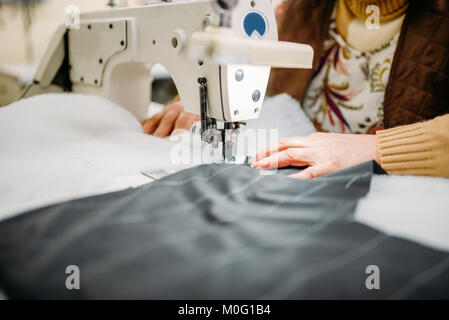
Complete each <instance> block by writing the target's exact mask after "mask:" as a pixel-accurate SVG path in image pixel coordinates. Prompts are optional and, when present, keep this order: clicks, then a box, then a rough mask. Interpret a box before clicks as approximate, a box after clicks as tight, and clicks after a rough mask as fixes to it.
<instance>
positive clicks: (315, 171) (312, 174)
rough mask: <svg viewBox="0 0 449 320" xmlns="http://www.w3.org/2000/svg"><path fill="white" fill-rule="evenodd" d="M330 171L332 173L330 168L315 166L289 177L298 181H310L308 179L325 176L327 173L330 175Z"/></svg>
mask: <svg viewBox="0 0 449 320" xmlns="http://www.w3.org/2000/svg"><path fill="white" fill-rule="evenodd" d="M331 171H332V168H331V167H330V166H326V165H315V166H311V167H308V168H306V169H304V170H302V171H301V172H299V173H295V174H291V175H289V177H290V178H294V179H300V180H310V179H313V178H316V177H319V176H322V175H325V174H327V173H330V172H331Z"/></svg>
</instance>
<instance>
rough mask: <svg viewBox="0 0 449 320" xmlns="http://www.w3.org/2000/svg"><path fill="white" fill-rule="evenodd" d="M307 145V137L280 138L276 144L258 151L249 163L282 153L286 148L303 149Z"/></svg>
mask: <svg viewBox="0 0 449 320" xmlns="http://www.w3.org/2000/svg"><path fill="white" fill-rule="evenodd" d="M309 145H310V144H309V142H308V139H307V137H292V138H282V139H280V140H279V142H278V143H277V144H275V145H272V146H269V147H267V148H264V149H262V150H261V151H259V152H258V153H257V154H256V155H255V156H254V157H253V158H251V159H250V163H254V162H255V161H259V160H261V159H263V158H265V157H268V156H270V155H272V154H273V153H276V152H279V151H283V150H285V149H288V148H303V147H308V146H309Z"/></svg>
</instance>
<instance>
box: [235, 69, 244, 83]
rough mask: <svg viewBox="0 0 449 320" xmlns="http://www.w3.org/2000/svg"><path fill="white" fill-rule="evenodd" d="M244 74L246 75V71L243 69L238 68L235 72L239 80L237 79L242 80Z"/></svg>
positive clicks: (236, 78)
mask: <svg viewBox="0 0 449 320" xmlns="http://www.w3.org/2000/svg"><path fill="white" fill-rule="evenodd" d="M244 75H245V73H244V72H243V70H242V69H238V70H237V71H236V72H235V80H237V81H242V80H243V76H244Z"/></svg>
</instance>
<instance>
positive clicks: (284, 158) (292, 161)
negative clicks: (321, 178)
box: [252, 148, 311, 169]
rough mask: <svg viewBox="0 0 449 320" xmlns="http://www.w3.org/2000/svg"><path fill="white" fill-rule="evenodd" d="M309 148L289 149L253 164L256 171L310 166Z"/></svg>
mask: <svg viewBox="0 0 449 320" xmlns="http://www.w3.org/2000/svg"><path fill="white" fill-rule="evenodd" d="M310 153H311V151H310V149H309V148H288V149H286V150H283V151H281V152H277V153H273V154H272V155H270V156H268V157H266V158H264V159H262V160H259V161H257V162H255V163H253V165H252V166H253V168H256V169H273V168H283V167H288V166H295V167H301V166H305V165H309V164H310V159H311V156H310Z"/></svg>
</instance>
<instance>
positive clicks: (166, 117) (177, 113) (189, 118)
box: [142, 101, 201, 138]
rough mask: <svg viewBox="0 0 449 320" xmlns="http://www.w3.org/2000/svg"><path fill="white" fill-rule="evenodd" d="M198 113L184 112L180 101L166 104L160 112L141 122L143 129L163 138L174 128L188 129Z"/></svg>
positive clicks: (198, 117)
mask: <svg viewBox="0 0 449 320" xmlns="http://www.w3.org/2000/svg"><path fill="white" fill-rule="evenodd" d="M200 119H201V118H200V115H198V114H194V113H190V112H185V111H184V107H183V106H182V104H181V102H180V101H177V102H174V103H172V104H170V105H167V106H166V107H165V108H164V109H163V110H162V111H161V112H159V113H156V114H155V115H154V116H152V117H151V118H149V119H146V120H144V121H143V122H142V126H143V131H144V132H145V133H146V134H152V135H154V136H156V137H160V138H165V137H167V136H169V135H171V134H172V133H174V132H175V131H176V130H190V128H191V127H192V125H193V123H194V122H195V121H199V120H200Z"/></svg>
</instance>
